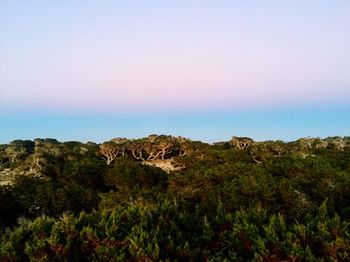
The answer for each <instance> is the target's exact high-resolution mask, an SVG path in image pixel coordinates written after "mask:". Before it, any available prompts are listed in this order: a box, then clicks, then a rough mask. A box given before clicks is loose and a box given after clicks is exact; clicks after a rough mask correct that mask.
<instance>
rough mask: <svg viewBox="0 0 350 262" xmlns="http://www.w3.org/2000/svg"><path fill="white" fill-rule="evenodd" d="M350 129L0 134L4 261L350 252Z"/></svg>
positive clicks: (277, 257) (320, 257)
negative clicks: (83, 137) (90, 138)
mask: <svg viewBox="0 0 350 262" xmlns="http://www.w3.org/2000/svg"><path fill="white" fill-rule="evenodd" d="M349 221H350V137H328V138H325V139H320V138H301V139H299V140H296V141H292V142H284V141H263V142H257V141H254V140H253V139H251V138H248V137H235V136H234V137H232V139H231V140H230V141H224V142H217V143H213V144H207V143H203V142H201V141H192V140H190V139H186V138H183V137H173V136H167V135H155V134H152V135H150V136H148V137H145V138H141V139H127V138H114V139H111V140H110V141H106V142H103V143H101V144H98V143H93V142H88V143H81V142H78V141H70V142H59V141H57V140H55V139H35V140H34V141H30V140H15V141H12V142H10V143H9V144H3V145H0V231H1V238H0V261H67V260H68V261H166V260H168V261H209V260H210V261H225V260H226V261H345V260H348V259H350V244H349V243H350V227H349Z"/></svg>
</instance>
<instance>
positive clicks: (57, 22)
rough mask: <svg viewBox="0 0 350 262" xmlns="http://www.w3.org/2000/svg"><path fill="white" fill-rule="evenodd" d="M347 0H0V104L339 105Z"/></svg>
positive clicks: (348, 69)
mask: <svg viewBox="0 0 350 262" xmlns="http://www.w3.org/2000/svg"><path fill="white" fill-rule="evenodd" d="M349 25H350V2H349V1H345V0H343V1H342V0H334V1H301V0H293V1H272V0H270V1H257V0H256V1H192V0H186V1H125V2H124V3H122V1H59V2H57V3H54V2H52V1H30V2H29V1H2V2H1V3H0V61H1V62H0V108H2V109H20V108H45V109H62V108H72V109H74V108H80V109H81V108H85V109H86V110H90V111H91V110H120V109H127V110H128V109H130V110H137V109H145V110H155V109H160V110H162V108H163V109H164V108H167V109H169V110H172V111H174V110H177V109H179V108H195V109H196V110H201V109H208V108H236V107H239V108H245V107H251V106H258V107H259V106H260V107H266V106H271V105H279V106H283V105H288V106H293V105H299V104H302V105H307V104H312V103H329V104H338V103H343V104H346V103H349V102H348V101H349V99H350V48H349V47H350V33H349V32H350V31H349Z"/></svg>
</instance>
